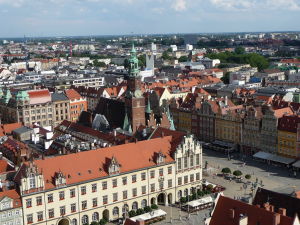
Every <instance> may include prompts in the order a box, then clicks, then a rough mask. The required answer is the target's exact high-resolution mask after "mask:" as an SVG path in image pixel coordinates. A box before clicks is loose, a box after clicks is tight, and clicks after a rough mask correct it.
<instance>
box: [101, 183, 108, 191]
mask: <svg viewBox="0 0 300 225" xmlns="http://www.w3.org/2000/svg"><path fill="white" fill-rule="evenodd" d="M102 189H103V190H106V189H107V181H103V182H102Z"/></svg>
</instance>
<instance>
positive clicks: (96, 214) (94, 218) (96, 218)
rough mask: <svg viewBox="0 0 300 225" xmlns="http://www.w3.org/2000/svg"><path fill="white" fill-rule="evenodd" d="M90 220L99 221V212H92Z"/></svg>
mask: <svg viewBox="0 0 300 225" xmlns="http://www.w3.org/2000/svg"><path fill="white" fill-rule="evenodd" d="M92 221H99V213H97V212H94V213H93V215H92Z"/></svg>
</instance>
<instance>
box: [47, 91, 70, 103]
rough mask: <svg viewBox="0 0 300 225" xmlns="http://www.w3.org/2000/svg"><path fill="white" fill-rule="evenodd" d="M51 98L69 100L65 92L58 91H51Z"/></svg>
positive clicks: (56, 100)
mask: <svg viewBox="0 0 300 225" xmlns="http://www.w3.org/2000/svg"><path fill="white" fill-rule="evenodd" d="M51 99H52V101H53V102H59V101H68V100H69V99H68V98H67V96H66V95H65V94H64V93H58V92H54V93H51Z"/></svg>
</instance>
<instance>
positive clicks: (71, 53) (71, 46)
mask: <svg viewBox="0 0 300 225" xmlns="http://www.w3.org/2000/svg"><path fill="white" fill-rule="evenodd" d="M72 56H73V44H72V41H70V57H72Z"/></svg>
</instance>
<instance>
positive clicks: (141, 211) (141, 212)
mask: <svg viewBox="0 0 300 225" xmlns="http://www.w3.org/2000/svg"><path fill="white" fill-rule="evenodd" d="M136 214H137V215H142V214H144V210H143V209H137V210H136Z"/></svg>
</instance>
